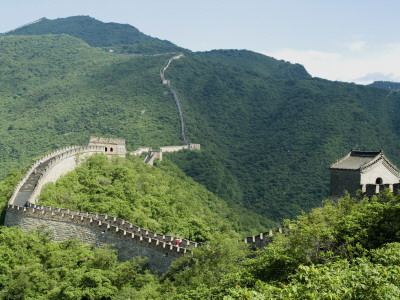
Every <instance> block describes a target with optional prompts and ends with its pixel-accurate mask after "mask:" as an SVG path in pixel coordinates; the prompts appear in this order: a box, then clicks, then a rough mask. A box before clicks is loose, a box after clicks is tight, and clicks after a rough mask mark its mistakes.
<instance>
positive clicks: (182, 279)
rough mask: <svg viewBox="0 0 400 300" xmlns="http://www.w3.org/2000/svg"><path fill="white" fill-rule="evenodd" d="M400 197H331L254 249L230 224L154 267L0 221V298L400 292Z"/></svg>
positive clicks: (383, 295)
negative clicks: (166, 265) (161, 268)
mask: <svg viewBox="0 0 400 300" xmlns="http://www.w3.org/2000/svg"><path fill="white" fill-rule="evenodd" d="M399 208H400V198H399V197H398V196H397V197H394V196H393V195H392V194H391V193H390V192H388V191H385V192H384V193H382V194H381V195H379V196H373V197H371V198H366V197H364V198H362V197H358V198H350V197H349V196H346V197H344V198H342V199H339V201H338V202H337V203H333V202H330V201H325V203H324V205H323V207H321V208H318V209H314V210H312V212H311V213H310V214H308V215H305V214H303V215H301V216H298V217H297V219H294V220H291V221H289V220H286V221H285V224H284V232H283V234H278V235H277V236H276V237H275V239H274V241H273V242H272V243H270V245H269V246H268V247H266V248H264V249H262V250H258V251H254V250H253V251H251V250H250V249H249V248H248V246H247V245H246V244H244V243H243V242H240V241H238V240H237V239H236V237H232V236H231V235H230V234H229V233H227V232H220V233H214V234H213V235H212V236H211V237H210V239H209V240H208V241H207V244H206V245H204V246H202V247H200V248H198V249H193V252H192V254H188V255H185V256H183V257H181V258H179V259H177V260H176V261H175V262H173V264H172V266H171V268H170V270H169V271H168V272H167V273H166V274H164V275H162V276H156V275H154V274H151V273H149V271H148V269H147V265H146V260H143V259H139V258H133V259H132V260H130V261H125V262H119V261H117V255H116V252H115V251H114V250H113V249H112V248H110V249H100V248H94V247H91V246H89V245H85V244H81V243H80V242H79V241H76V240H67V241H65V242H61V243H54V242H51V241H50V240H49V235H48V234H49V233H47V232H46V231H43V230H38V231H36V232H34V231H33V232H30V233H29V234H26V233H25V234H22V233H21V230H20V229H19V228H15V227H14V228H5V227H3V228H1V232H0V256H1V257H2V261H1V266H2V267H1V268H0V296H1V298H2V299H32V298H35V299H398V298H399V297H400V281H399V278H400V276H399V274H400V257H399V253H400V243H399V242H400V241H399V234H398V233H399V231H400V228H399V222H398V220H399V211H400V210H399Z"/></svg>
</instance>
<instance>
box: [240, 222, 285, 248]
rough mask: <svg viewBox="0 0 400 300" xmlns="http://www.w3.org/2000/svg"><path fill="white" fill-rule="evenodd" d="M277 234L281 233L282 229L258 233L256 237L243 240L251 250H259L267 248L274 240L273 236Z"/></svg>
mask: <svg viewBox="0 0 400 300" xmlns="http://www.w3.org/2000/svg"><path fill="white" fill-rule="evenodd" d="M278 233H283V229H282V228H281V227H279V228H277V229H275V230H270V231H268V232H263V233H260V234H258V235H253V236H249V237H246V238H245V239H244V243H245V244H249V245H251V247H252V248H253V249H261V248H264V247H266V246H268V245H269V244H270V243H271V242H272V241H273V240H274V235H276V234H278Z"/></svg>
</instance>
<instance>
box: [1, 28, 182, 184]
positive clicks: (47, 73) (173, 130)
mask: <svg viewBox="0 0 400 300" xmlns="http://www.w3.org/2000/svg"><path fill="white" fill-rule="evenodd" d="M169 57H170V56H168V55H167V56H157V57H140V56H134V57H133V56H129V57H120V56H113V55H111V54H107V53H104V52H103V51H101V50H100V49H95V48H92V47H90V46H88V45H87V44H86V43H84V42H82V41H81V40H79V39H76V38H73V37H70V36H67V35H46V36H4V37H0V65H1V67H0V82H1V85H0V110H1V112H2V113H1V114H0V124H1V125H0V128H1V129H0V141H1V142H0V146H1V148H2V149H3V151H1V153H0V176H1V177H4V176H5V175H6V174H7V172H8V171H9V170H10V169H11V168H21V167H22V166H24V165H26V164H27V163H28V162H30V161H31V159H32V158H33V157H38V156H40V155H43V154H45V153H46V152H48V151H51V150H54V149H57V148H61V147H63V146H69V145H85V144H87V143H88V141H89V137H90V136H91V135H94V136H112V137H122V138H125V140H126V143H127V146H128V149H132V148H135V149H136V148H138V147H140V146H153V147H157V146H162V145H171V144H172V145H174V144H178V145H179V144H182V143H183V142H182V139H181V136H180V124H179V118H178V115H177V112H176V107H175V103H174V100H173V98H172V97H171V96H170V95H169V94H168V93H167V88H166V87H165V86H162V85H161V83H160V77H159V69H160V66H162V65H163V64H164V63H165V61H166V59H167V58H169ZM129 147H130V148H129Z"/></svg>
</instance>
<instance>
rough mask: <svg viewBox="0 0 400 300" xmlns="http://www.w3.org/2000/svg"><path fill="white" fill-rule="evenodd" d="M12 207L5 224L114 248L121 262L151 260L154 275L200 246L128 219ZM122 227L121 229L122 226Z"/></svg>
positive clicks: (50, 209) (59, 238) (162, 271)
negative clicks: (190, 248)
mask: <svg viewBox="0 0 400 300" xmlns="http://www.w3.org/2000/svg"><path fill="white" fill-rule="evenodd" d="M38 208H39V207H38V206H35V207H20V206H14V205H8V208H7V215H6V219H5V225H7V226H19V227H21V228H22V229H23V230H35V229H38V228H39V229H40V228H43V229H45V230H49V231H50V232H51V234H50V236H51V238H52V239H53V240H54V241H62V240H66V239H73V238H75V239H78V240H80V241H82V242H84V243H90V244H93V245H95V246H98V247H102V246H104V245H106V244H108V245H114V247H115V249H117V250H118V256H119V259H120V260H129V259H131V258H133V257H136V256H140V257H147V258H148V263H149V268H150V270H151V271H153V272H159V273H164V272H166V271H167V270H168V268H169V266H170V265H171V263H172V261H174V260H175V259H176V258H178V257H179V256H181V255H183V254H185V253H186V252H188V247H189V246H192V247H197V246H198V245H197V243H194V242H191V241H188V240H181V242H180V244H179V245H178V246H177V245H173V243H170V242H173V241H174V238H173V237H170V236H165V235H161V234H157V233H154V232H150V231H147V230H143V229H141V228H140V227H138V226H135V225H132V224H130V223H129V222H125V221H124V220H121V219H118V218H114V217H108V216H105V215H97V214H89V213H81V212H77V211H70V210H67V209H59V208H51V207H41V208H40V209H38ZM107 220H108V221H109V222H107ZM118 225H120V226H118Z"/></svg>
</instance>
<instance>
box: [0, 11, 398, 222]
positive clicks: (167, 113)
mask: <svg viewBox="0 0 400 300" xmlns="http://www.w3.org/2000/svg"><path fill="white" fill-rule="evenodd" d="M110 49H112V50H113V51H114V53H123V54H136V55H125V56H124V55H113V54H111V53H109V52H108V51H109V50H110ZM173 52H175V53H176V52H182V53H184V57H182V58H180V59H179V60H175V61H173V62H172V63H171V65H170V67H169V68H168V70H167V72H166V77H167V78H168V79H169V80H170V82H171V84H172V85H173V86H174V87H175V88H176V90H177V92H178V94H179V96H180V99H181V104H182V109H183V111H184V116H185V120H186V130H187V135H188V138H189V140H190V141H192V142H193V143H200V144H201V145H202V150H201V152H198V153H197V152H182V153H175V154H171V155H168V156H167V158H170V159H172V160H173V161H174V162H175V163H177V164H178V165H179V166H180V167H181V168H182V169H183V170H184V171H185V172H186V173H187V174H188V175H190V176H192V177H193V178H194V179H195V180H196V181H198V182H200V183H202V184H204V185H205V186H206V187H207V188H208V189H209V190H211V191H212V192H214V193H215V194H216V195H218V196H220V197H222V198H223V199H225V200H226V201H228V202H232V203H236V204H239V205H242V206H244V207H246V208H248V209H250V210H253V211H255V212H257V213H259V214H262V215H264V216H267V217H269V218H270V219H272V220H275V221H279V220H281V219H282V218H283V217H290V216H294V215H296V214H297V213H299V212H300V211H301V210H309V209H310V208H312V207H315V206H318V205H320V203H321V201H322V200H323V199H324V198H325V197H326V196H327V193H328V184H329V173H328V167H329V165H330V164H331V163H333V162H334V161H335V160H336V159H338V158H340V157H342V156H343V155H344V154H345V153H347V152H348V151H349V150H350V149H351V148H360V149H364V150H376V149H379V148H382V149H383V150H384V151H385V154H386V155H387V156H388V157H389V158H390V159H391V160H392V161H393V162H394V163H397V164H399V163H400V156H399V155H400V151H399V149H400V147H399V146H400V142H399V135H400V126H399V125H400V124H399V101H400V93H399V92H396V91H395V89H394V90H393V89H391V90H390V91H388V90H386V89H384V88H381V87H382V86H381V85H377V84H373V85H372V86H360V85H355V84H350V83H343V82H331V81H328V80H323V79H319V78H312V77H311V76H310V75H309V74H308V73H307V71H306V70H305V69H304V67H302V66H301V65H298V64H295V65H294V64H290V63H288V62H284V61H278V60H276V59H273V58H271V57H267V56H264V55H261V54H257V53H254V52H251V51H246V50H213V51H209V52H191V51H189V50H186V49H182V48H180V47H179V46H177V45H174V44H173V43H171V42H168V41H162V40H159V39H156V38H152V37H149V36H146V35H145V34H143V33H141V32H140V31H138V30H137V29H136V28H135V27H133V26H130V25H122V24H116V23H107V24H106V23H102V22H100V21H97V20H95V19H93V18H90V17H85V16H78V17H70V18H65V19H57V20H47V19H44V20H42V21H40V22H37V23H34V24H31V25H28V26H25V27H22V28H19V29H17V30H15V31H11V32H9V33H7V34H5V35H3V36H1V37H0V108H1V109H0V124H1V130H0V135H1V139H0V143H1V149H3V151H2V152H1V153H0V166H1V170H2V171H1V175H2V177H4V176H5V175H6V173H7V172H8V171H9V170H10V169H11V168H20V167H22V166H24V165H26V164H28V163H29V161H31V160H32V159H33V158H35V157H37V156H40V155H43V154H44V153H45V152H47V151H50V150H53V149H55V148H58V147H62V146H66V145H72V144H85V143H87V140H88V138H89V136H90V135H98V136H114V137H121V138H125V139H126V141H127V146H128V147H130V148H131V149H130V150H134V149H136V148H138V147H140V146H152V147H157V146H163V145H170V144H183V141H182V138H181V136H180V124H179V118H178V114H177V109H176V106H175V103H174V100H173V98H172V95H171V94H170V93H169V92H168V89H167V88H166V87H165V86H163V85H162V84H161V81H160V77H159V70H160V68H161V67H162V66H163V64H164V63H165V61H166V60H167V59H169V58H171V57H172V54H171V53H173Z"/></svg>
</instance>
